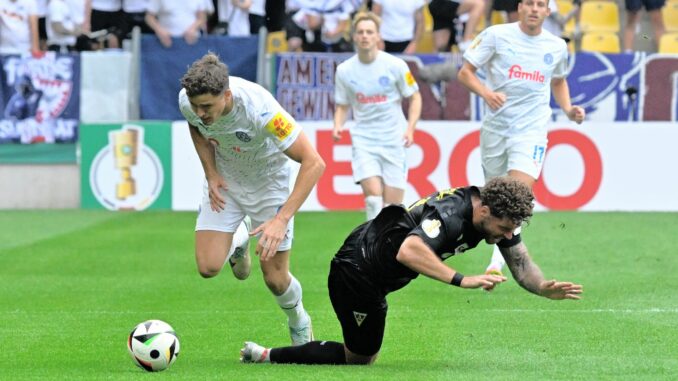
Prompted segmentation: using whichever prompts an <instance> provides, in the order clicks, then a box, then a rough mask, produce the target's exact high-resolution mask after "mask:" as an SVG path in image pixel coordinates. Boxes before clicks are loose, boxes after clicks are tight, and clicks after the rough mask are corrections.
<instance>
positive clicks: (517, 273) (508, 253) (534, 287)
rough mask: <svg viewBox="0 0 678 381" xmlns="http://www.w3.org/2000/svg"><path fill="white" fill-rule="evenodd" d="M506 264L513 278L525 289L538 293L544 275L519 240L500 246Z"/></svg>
mask: <svg viewBox="0 0 678 381" xmlns="http://www.w3.org/2000/svg"><path fill="white" fill-rule="evenodd" d="M500 250H501V253H502V255H503V256H504V259H505V260H506V264H507V265H508V266H509V269H510V270H511V274H513V278H515V280H516V281H517V282H518V283H519V284H520V285H521V286H522V287H523V288H524V289H526V290H528V291H530V292H532V293H535V294H539V292H540V285H541V283H542V282H543V281H544V275H543V274H542V272H541V269H539V266H537V265H536V264H535V263H534V262H532V258H530V255H529V254H528V252H527V246H525V244H524V243H522V242H520V243H519V244H517V245H514V246H511V247H508V248H501V249H500Z"/></svg>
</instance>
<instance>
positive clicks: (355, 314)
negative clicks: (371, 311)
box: [353, 311, 367, 327]
mask: <svg viewBox="0 0 678 381" xmlns="http://www.w3.org/2000/svg"><path fill="white" fill-rule="evenodd" d="M353 317H354V318H355V322H356V324H358V327H360V325H361V324H363V321H364V320H365V318H366V317H367V314H366V313H362V312H356V311H353Z"/></svg>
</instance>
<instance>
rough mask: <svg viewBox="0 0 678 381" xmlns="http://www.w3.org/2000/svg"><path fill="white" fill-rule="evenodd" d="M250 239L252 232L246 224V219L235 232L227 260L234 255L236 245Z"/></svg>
mask: <svg viewBox="0 0 678 381" xmlns="http://www.w3.org/2000/svg"><path fill="white" fill-rule="evenodd" d="M249 239H250V232H248V231H247V226H246V225H245V221H243V222H241V223H240V225H238V228H237V229H236V230H235V233H233V240H232V241H231V248H230V249H228V255H227V256H226V261H228V260H229V259H230V258H231V255H233V252H234V251H235V248H236V247H238V246H240V245H243V244H244V243H245V242H247V241H249Z"/></svg>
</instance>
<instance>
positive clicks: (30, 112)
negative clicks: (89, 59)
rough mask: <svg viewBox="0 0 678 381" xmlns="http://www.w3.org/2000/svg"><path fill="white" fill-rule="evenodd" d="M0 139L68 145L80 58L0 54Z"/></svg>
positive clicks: (74, 129) (73, 132)
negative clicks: (0, 67)
mask: <svg viewBox="0 0 678 381" xmlns="http://www.w3.org/2000/svg"><path fill="white" fill-rule="evenodd" d="M0 63H1V64H2V70H0V97H1V98H2V102H0V118H1V119H0V143H23V144H31V143H63V142H66V143H73V142H75V141H77V139H78V120H79V118H80V109H79V107H80V57H79V56H78V55H77V54H56V53H54V52H49V53H46V54H45V55H44V56H43V57H40V58H35V57H32V56H16V55H6V56H0Z"/></svg>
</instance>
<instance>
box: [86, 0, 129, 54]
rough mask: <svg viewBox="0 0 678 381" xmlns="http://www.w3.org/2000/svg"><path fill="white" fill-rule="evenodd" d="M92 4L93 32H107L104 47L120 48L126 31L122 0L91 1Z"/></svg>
mask: <svg viewBox="0 0 678 381" xmlns="http://www.w3.org/2000/svg"><path fill="white" fill-rule="evenodd" d="M91 4H92V5H91V9H92V12H91V16H90V22H91V28H90V29H91V31H92V32H98V31H107V32H108V33H106V42H105V46H104V47H107V48H111V49H118V48H120V41H122V39H123V31H124V30H125V17H124V15H123V13H122V0H91Z"/></svg>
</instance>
